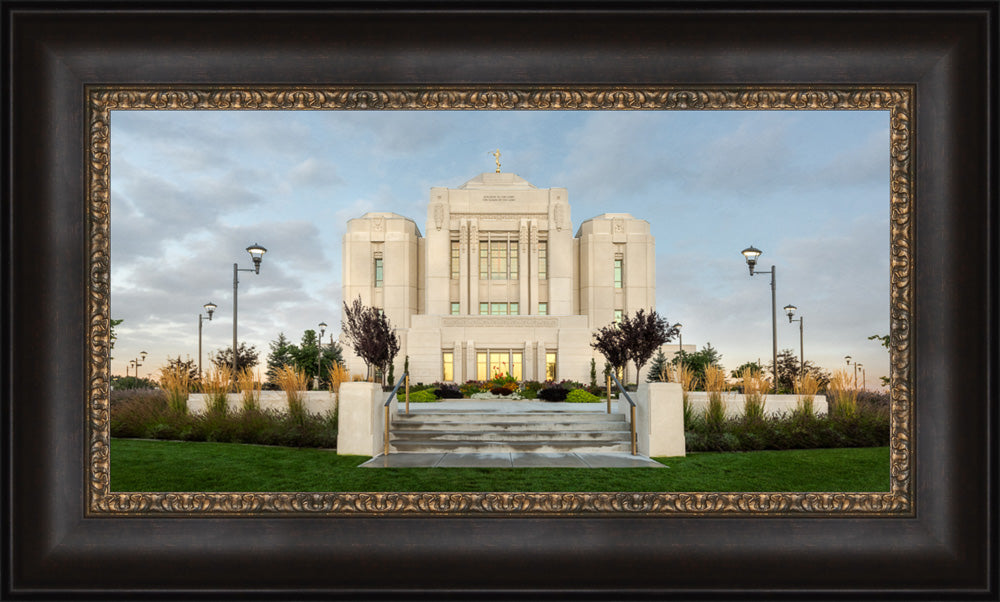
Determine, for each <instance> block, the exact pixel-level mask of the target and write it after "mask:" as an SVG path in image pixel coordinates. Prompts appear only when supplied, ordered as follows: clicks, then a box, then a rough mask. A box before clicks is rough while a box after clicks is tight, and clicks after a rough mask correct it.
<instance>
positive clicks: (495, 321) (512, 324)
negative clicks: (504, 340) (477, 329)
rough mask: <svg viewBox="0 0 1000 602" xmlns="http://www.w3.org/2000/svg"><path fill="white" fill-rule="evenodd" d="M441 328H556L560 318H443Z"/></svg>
mask: <svg viewBox="0 0 1000 602" xmlns="http://www.w3.org/2000/svg"><path fill="white" fill-rule="evenodd" d="M441 326H445V327H453V328H467V327H470V326H489V327H492V328H517V327H520V328H556V327H558V326H559V320H558V318H538V317H535V316H502V317H501V316H496V317H494V316H450V317H445V318H441Z"/></svg>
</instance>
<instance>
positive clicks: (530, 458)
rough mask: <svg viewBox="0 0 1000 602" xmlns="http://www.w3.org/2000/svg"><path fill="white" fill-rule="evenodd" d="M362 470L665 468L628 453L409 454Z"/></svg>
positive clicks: (369, 464) (381, 460) (391, 456)
mask: <svg viewBox="0 0 1000 602" xmlns="http://www.w3.org/2000/svg"><path fill="white" fill-rule="evenodd" d="M360 467H361V468H457V467H469V468H529V467H531V468H538V467H554V468H666V467H665V466H664V465H663V464H660V463H659V462H657V461H655V460H651V459H649V458H647V457H646V456H633V455H632V454H629V453H621V452H619V453H592V454H590V453H586V454H585V453H565V454H560V453H541V452H540V453H517V452H509V453H508V452H503V453H432V454H422V453H410V454H389V455H388V456H385V455H382V454H379V455H378V456H375V457H374V458H372V459H371V460H368V461H367V462H365V463H364V464H362V465H361V466H360Z"/></svg>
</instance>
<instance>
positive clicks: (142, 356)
mask: <svg viewBox="0 0 1000 602" xmlns="http://www.w3.org/2000/svg"><path fill="white" fill-rule="evenodd" d="M139 357H141V358H142V361H139V358H138V357H137V358H135V359H134V360H132V366H134V367H135V378H136V379H137V380H138V378H139V366H141V365H142V362H144V361H146V352H145V351H140V352H139ZM125 376H126V377H127V376H128V368H125Z"/></svg>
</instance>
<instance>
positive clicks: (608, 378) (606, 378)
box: [604, 374, 611, 414]
mask: <svg viewBox="0 0 1000 602" xmlns="http://www.w3.org/2000/svg"><path fill="white" fill-rule="evenodd" d="M604 384H605V388H606V390H607V392H608V414H610V413H611V375H610V374H605V375H604Z"/></svg>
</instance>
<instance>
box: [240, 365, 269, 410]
mask: <svg viewBox="0 0 1000 602" xmlns="http://www.w3.org/2000/svg"><path fill="white" fill-rule="evenodd" d="M236 381H237V384H238V385H239V388H240V401H241V402H242V406H243V411H244V412H257V411H259V410H260V390H261V388H262V386H263V385H262V383H261V381H260V374H259V373H258V374H256V375H255V374H254V372H253V370H251V369H250V368H244V369H243V370H240V374H239V377H238V378H237V379H236Z"/></svg>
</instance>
